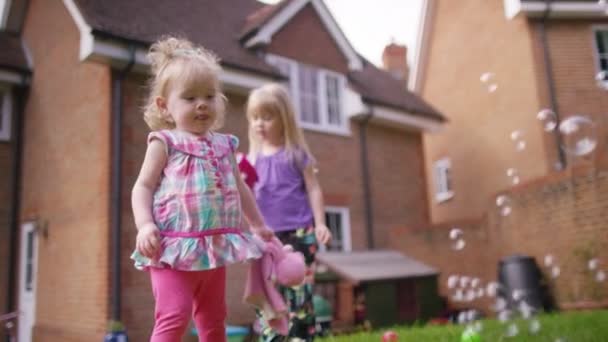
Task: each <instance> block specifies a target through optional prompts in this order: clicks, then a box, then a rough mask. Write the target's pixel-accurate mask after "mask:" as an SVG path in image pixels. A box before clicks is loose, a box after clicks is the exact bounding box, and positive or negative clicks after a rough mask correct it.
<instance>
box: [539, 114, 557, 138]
mask: <svg viewBox="0 0 608 342" xmlns="http://www.w3.org/2000/svg"><path fill="white" fill-rule="evenodd" d="M536 118H537V119H538V121H540V122H541V124H542V125H543V129H544V130H545V131H546V132H551V131H553V130H555V127H557V115H555V112H554V111H552V110H551V109H548V108H545V109H541V111H540V112H538V114H536Z"/></svg>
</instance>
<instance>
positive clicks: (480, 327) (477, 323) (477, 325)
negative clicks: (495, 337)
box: [472, 321, 483, 333]
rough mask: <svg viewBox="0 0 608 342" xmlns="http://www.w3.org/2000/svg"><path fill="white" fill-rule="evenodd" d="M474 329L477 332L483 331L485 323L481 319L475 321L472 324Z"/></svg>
mask: <svg viewBox="0 0 608 342" xmlns="http://www.w3.org/2000/svg"><path fill="white" fill-rule="evenodd" d="M472 328H473V330H474V331H476V332H478V333H479V332H481V331H482V330H483V323H481V321H475V323H473V326H472Z"/></svg>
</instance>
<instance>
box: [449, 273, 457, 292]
mask: <svg viewBox="0 0 608 342" xmlns="http://www.w3.org/2000/svg"><path fill="white" fill-rule="evenodd" d="M456 285H458V276H457V275H451V276H449V277H448V288H449V289H453V288H454V287H456Z"/></svg>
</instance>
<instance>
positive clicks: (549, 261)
mask: <svg viewBox="0 0 608 342" xmlns="http://www.w3.org/2000/svg"><path fill="white" fill-rule="evenodd" d="M544 261H545V266H546V267H551V266H553V262H554V261H555V257H553V255H551V254H547V255H545V260H544Z"/></svg>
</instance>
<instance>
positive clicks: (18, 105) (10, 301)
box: [6, 87, 28, 312]
mask: <svg viewBox="0 0 608 342" xmlns="http://www.w3.org/2000/svg"><path fill="white" fill-rule="evenodd" d="M13 89H14V90H13V95H12V96H13V103H14V104H15V106H13V109H12V114H13V120H12V123H13V125H12V126H13V127H12V128H11V129H12V132H13V137H14V138H13V139H14V140H13V144H14V146H13V152H12V158H11V159H12V162H13V172H12V175H11V197H12V199H11V203H12V206H11V210H10V217H9V227H10V228H9V237H8V238H9V244H8V248H9V251H8V288H7V289H8V293H7V294H8V298H7V307H6V312H13V311H16V310H17V301H16V298H17V262H18V258H17V243H18V240H19V238H18V236H19V234H18V233H19V210H20V204H21V169H22V165H23V122H24V120H23V116H24V113H25V99H26V97H27V95H28V91H27V88H25V87H15V88H13Z"/></svg>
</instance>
